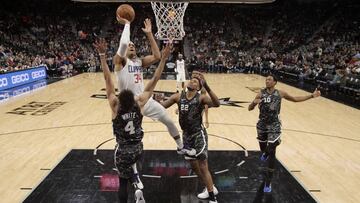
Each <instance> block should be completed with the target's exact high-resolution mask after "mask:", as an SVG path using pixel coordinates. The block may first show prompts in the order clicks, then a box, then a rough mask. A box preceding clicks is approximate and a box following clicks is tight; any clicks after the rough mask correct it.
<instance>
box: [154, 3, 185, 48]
mask: <svg viewBox="0 0 360 203" xmlns="http://www.w3.org/2000/svg"><path fill="white" fill-rule="evenodd" d="M188 4H189V3H188V2H151V7H152V9H153V11H154V14H155V18H156V25H157V29H158V31H157V32H156V34H155V36H156V38H158V39H160V40H170V41H173V40H182V38H183V37H184V36H185V31H184V14H185V10H186V8H187V6H188Z"/></svg>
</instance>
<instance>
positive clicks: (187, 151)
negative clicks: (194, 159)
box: [177, 147, 196, 156]
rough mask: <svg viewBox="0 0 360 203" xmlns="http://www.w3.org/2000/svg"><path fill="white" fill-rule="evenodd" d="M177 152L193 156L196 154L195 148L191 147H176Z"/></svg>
mask: <svg viewBox="0 0 360 203" xmlns="http://www.w3.org/2000/svg"><path fill="white" fill-rule="evenodd" d="M177 153H178V154H180V155H184V154H186V155H189V156H195V154H196V150H195V149H193V148H191V149H185V148H184V147H183V148H182V149H179V148H178V149H177Z"/></svg>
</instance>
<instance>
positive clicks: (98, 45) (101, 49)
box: [93, 38, 107, 54]
mask: <svg viewBox="0 0 360 203" xmlns="http://www.w3.org/2000/svg"><path fill="white" fill-rule="evenodd" d="M93 46H94V47H95V49H96V50H97V52H98V53H99V54H105V53H106V51H107V43H106V41H105V39H104V38H100V39H98V40H96V42H95V43H93Z"/></svg>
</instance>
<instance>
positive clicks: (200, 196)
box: [197, 185, 219, 199]
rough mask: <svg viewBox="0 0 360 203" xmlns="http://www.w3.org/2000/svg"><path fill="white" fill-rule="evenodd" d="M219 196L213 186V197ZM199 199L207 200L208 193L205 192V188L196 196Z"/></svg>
mask: <svg viewBox="0 0 360 203" xmlns="http://www.w3.org/2000/svg"><path fill="white" fill-rule="evenodd" d="M218 194H219V191H218V190H217V188H216V187H215V185H214V195H218ZM197 197H198V198H199V199H207V198H209V193H208V191H207V188H206V187H205V188H204V190H203V192H202V193H200V194H198V196H197Z"/></svg>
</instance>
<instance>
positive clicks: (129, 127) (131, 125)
mask: <svg viewBox="0 0 360 203" xmlns="http://www.w3.org/2000/svg"><path fill="white" fill-rule="evenodd" d="M125 132H127V133H129V134H130V135H132V134H135V128H134V123H133V121H129V122H128V123H127V124H126V126H125Z"/></svg>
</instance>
